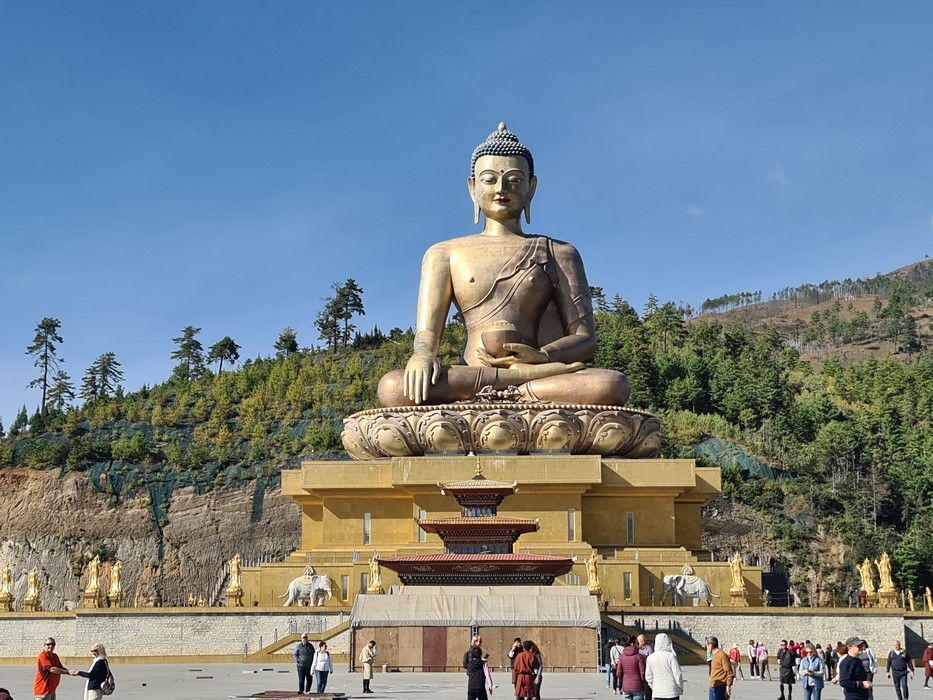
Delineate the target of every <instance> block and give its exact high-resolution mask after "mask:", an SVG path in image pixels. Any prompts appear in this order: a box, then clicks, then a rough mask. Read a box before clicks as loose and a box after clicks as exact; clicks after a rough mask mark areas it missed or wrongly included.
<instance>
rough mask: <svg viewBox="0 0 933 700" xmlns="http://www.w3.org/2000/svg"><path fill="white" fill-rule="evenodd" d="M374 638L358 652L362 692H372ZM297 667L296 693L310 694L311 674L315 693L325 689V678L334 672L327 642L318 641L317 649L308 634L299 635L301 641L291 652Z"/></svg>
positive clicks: (374, 656)
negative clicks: (361, 671) (361, 674)
mask: <svg viewBox="0 0 933 700" xmlns="http://www.w3.org/2000/svg"><path fill="white" fill-rule="evenodd" d="M377 654H378V652H377V651H376V640H374V639H371V640H369V644H367V645H366V646H364V647H363V650H362V651H361V652H360V664H361V665H362V666H363V692H364V693H372V692H373V691H372V689H371V688H370V687H369V684H370V682H371V681H372V678H373V665H374V664H375V662H376V655H377ZM292 656H293V657H294V659H295V663H296V664H297V667H298V694H299V695H303V694H308V695H310V694H311V676H312V675H313V676H314V680H315V683H316V684H317V689H316V690H315V692H316V693H323V692H324V691H325V690H326V689H327V679H328V677H329V676H330V674H331V673H333V672H334V660H333V658H331V655H330V652H329V651H328V650H327V642H318V645H317V649H315V648H314V644H312V643H311V642H309V641H308V635H307V634H303V635H301V641H300V642H298V645H297V646H296V647H295V651H294V652H292Z"/></svg>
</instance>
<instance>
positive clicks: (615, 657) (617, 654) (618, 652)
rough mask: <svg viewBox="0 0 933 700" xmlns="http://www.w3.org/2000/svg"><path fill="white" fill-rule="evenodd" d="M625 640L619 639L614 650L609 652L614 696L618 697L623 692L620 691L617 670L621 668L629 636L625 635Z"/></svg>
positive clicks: (613, 646) (614, 645)
mask: <svg viewBox="0 0 933 700" xmlns="http://www.w3.org/2000/svg"><path fill="white" fill-rule="evenodd" d="M623 637H624V639H617V640H615V643H614V644H613V645H612V649H610V650H609V663H610V664H612V694H613V695H618V694H619V693H620V692H621V691H620V690H619V675H618V673H617V672H616V669H617V668H618V666H619V659H621V658H622V652H623V651H625V644H626V643H627V642H628V636H627V635H623Z"/></svg>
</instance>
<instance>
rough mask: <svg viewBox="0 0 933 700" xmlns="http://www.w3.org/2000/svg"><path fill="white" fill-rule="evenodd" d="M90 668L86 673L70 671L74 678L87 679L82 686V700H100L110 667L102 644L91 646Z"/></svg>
mask: <svg viewBox="0 0 933 700" xmlns="http://www.w3.org/2000/svg"><path fill="white" fill-rule="evenodd" d="M91 657H92V660H91V666H90V668H88V670H87V671H72V672H71V673H72V674H73V675H75V676H81V677H82V678H87V682H86V683H85V684H84V700H100V699H101V698H102V697H103V696H104V692H103V690H101V686H102V685H103V684H104V681H105V680H107V675H108V674H109V673H110V667H109V666H108V665H107V650H106V649H105V648H104V645H103V644H100V643H98V644H92V645H91Z"/></svg>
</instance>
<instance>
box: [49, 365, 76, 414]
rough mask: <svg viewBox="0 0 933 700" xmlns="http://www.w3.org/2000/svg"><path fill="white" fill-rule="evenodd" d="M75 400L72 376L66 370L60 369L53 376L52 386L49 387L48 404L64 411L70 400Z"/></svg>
mask: <svg viewBox="0 0 933 700" xmlns="http://www.w3.org/2000/svg"><path fill="white" fill-rule="evenodd" d="M74 400H75V387H74V384H72V383H71V377H69V376H68V373H67V372H65V371H64V370H58V371H57V372H56V373H55V376H54V377H52V386H51V387H50V388H49V394H48V405H49V406H51V407H52V408H53V409H54V410H56V411H63V410H64V409H65V405H66V404H67V403H68V402H69V401H74Z"/></svg>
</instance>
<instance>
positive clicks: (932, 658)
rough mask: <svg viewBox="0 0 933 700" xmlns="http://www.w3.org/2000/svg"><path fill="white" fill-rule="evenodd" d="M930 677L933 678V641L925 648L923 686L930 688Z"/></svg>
mask: <svg viewBox="0 0 933 700" xmlns="http://www.w3.org/2000/svg"><path fill="white" fill-rule="evenodd" d="M930 678H933V642H930V643H929V644H928V645H927V648H926V649H924V650H923V687H924V688H926V689H927V690H929V689H930Z"/></svg>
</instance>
